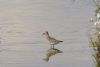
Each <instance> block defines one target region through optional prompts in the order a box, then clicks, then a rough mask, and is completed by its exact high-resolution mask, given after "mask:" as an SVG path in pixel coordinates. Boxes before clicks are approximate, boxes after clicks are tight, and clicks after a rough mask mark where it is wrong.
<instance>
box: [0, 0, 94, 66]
mask: <svg viewBox="0 0 100 67" xmlns="http://www.w3.org/2000/svg"><path fill="white" fill-rule="evenodd" d="M93 11H94V4H93V2H92V0H84V1H83V0H76V1H74V0H0V43H1V44H0V67H95V65H94V62H93V60H92V59H93V58H92V56H91V51H90V48H89V47H88V37H87V32H88V30H89V29H90V28H91V25H92V23H89V19H90V17H91V16H92V15H93ZM44 31H49V32H50V35H52V36H54V37H56V38H57V39H60V40H63V41H64V42H63V43H61V44H59V45H56V46H55V47H56V49H59V50H61V51H63V53H60V54H57V55H55V56H52V57H51V58H50V60H49V62H45V61H44V60H43V58H44V56H45V54H46V51H47V50H48V49H50V45H48V43H47V41H46V40H45V38H44V37H43V36H42V33H43V32H44Z"/></svg>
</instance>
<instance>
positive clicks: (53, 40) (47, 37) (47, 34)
mask: <svg viewBox="0 0 100 67" xmlns="http://www.w3.org/2000/svg"><path fill="white" fill-rule="evenodd" d="M43 35H45V36H46V39H47V40H48V42H49V44H50V45H51V48H54V45H56V44H59V43H60V42H63V41H61V40H57V39H55V38H53V37H51V36H50V35H49V33H48V31H46V32H44V33H43Z"/></svg>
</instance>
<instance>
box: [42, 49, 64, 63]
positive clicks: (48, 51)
mask: <svg viewBox="0 0 100 67" xmlns="http://www.w3.org/2000/svg"><path fill="white" fill-rule="evenodd" d="M58 53H62V51H61V50H59V49H56V48H50V49H48V50H47V52H46V55H45V58H44V60H45V61H49V59H50V57H52V56H53V55H56V54H58Z"/></svg>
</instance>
